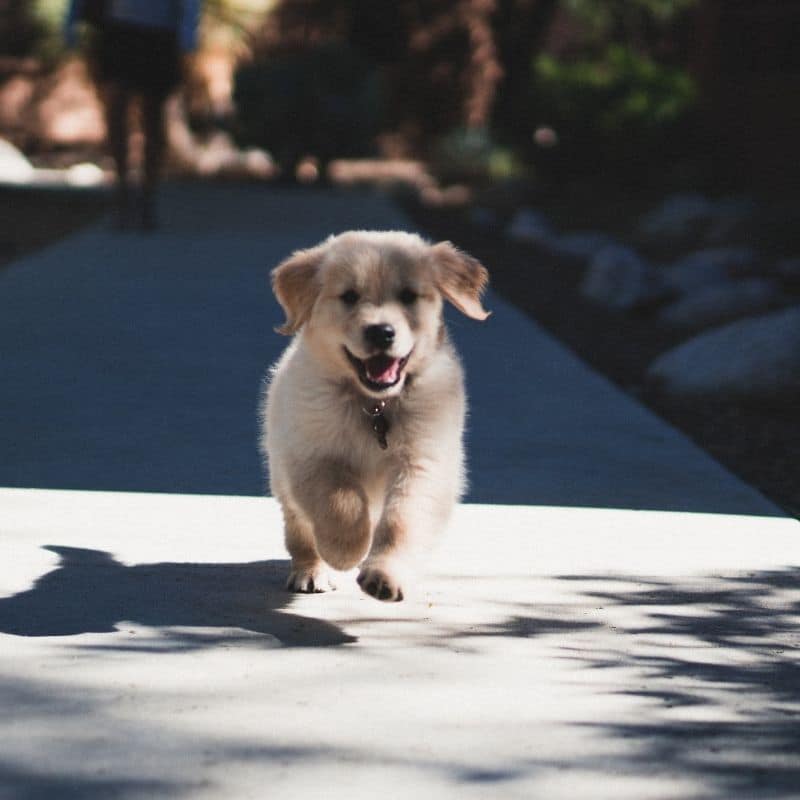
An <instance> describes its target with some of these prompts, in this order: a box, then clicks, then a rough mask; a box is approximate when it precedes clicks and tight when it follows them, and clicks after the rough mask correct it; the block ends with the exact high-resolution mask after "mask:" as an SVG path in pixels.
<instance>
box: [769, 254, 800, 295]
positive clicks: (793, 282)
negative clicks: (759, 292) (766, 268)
mask: <svg viewBox="0 0 800 800" xmlns="http://www.w3.org/2000/svg"><path fill="white" fill-rule="evenodd" d="M774 272H775V274H776V275H777V276H778V278H780V280H781V281H782V282H783V283H785V284H786V286H788V287H789V288H792V289H797V288H800V258H783V259H781V260H780V261H778V262H777V263H776V264H775V268H774Z"/></svg>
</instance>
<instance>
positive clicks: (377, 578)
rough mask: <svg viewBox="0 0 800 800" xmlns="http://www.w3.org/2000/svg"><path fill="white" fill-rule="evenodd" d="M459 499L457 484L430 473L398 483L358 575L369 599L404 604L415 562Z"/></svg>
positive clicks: (412, 473) (404, 477)
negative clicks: (408, 575)
mask: <svg viewBox="0 0 800 800" xmlns="http://www.w3.org/2000/svg"><path fill="white" fill-rule="evenodd" d="M433 475H434V476H435V475H436V470H434V471H433ZM457 496H458V485H457V481H455V480H453V481H447V480H445V481H444V482H438V481H436V479H435V477H432V476H431V472H429V471H428V470H427V469H420V470H410V471H409V472H407V473H405V474H403V475H401V476H399V477H398V478H397V479H396V480H395V482H394V484H393V485H392V487H391V489H390V490H389V493H388V496H387V499H386V505H385V507H384V511H383V516H382V517H381V519H380V522H379V523H378V526H377V527H376V529H375V536H374V539H373V542H372V548H371V549H370V553H369V556H368V557H367V559H366V561H364V563H363V564H362V565H361V571H360V573H359V575H358V583H359V585H360V586H361V588H362V589H363V590H364V591H365V592H366V593H367V594H369V595H372V596H373V597H376V598H377V599H378V600H387V601H398V600H402V599H403V584H404V582H405V576H406V573H407V571H408V569H409V567H410V563H411V561H412V559H413V558H414V556H415V555H416V553H417V552H418V551H419V550H420V549H421V548H423V547H425V546H430V544H431V542H432V540H433V539H434V537H435V536H436V534H438V533H439V532H440V531H441V530H442V529H443V528H444V526H445V524H446V523H447V519H448V517H449V516H450V513H451V511H452V510H453V506H454V505H455V502H456V499H457Z"/></svg>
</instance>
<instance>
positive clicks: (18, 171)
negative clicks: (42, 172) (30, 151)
mask: <svg viewBox="0 0 800 800" xmlns="http://www.w3.org/2000/svg"><path fill="white" fill-rule="evenodd" d="M32 178H33V165H32V164H31V162H30V161H28V159H27V158H25V156H24V155H23V154H22V153H21V152H20V151H19V150H17V148H16V147H14V145H13V144H11V143H10V142H7V141H6V140H5V139H0V183H28V182H29V181H30V180H31V179H32Z"/></svg>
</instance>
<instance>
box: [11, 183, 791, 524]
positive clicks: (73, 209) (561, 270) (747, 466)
mask: <svg viewBox="0 0 800 800" xmlns="http://www.w3.org/2000/svg"><path fill="white" fill-rule="evenodd" d="M106 207H107V198H106V196H105V195H104V194H103V193H102V192H92V191H57V190H42V189H0V219H2V220H3V226H2V230H0V268H2V267H3V266H5V265H7V264H9V263H10V262H12V261H13V260H15V259H17V258H19V257H21V256H23V255H25V254H26V253H29V252H31V251H34V250H36V249H38V248H41V247H44V246H46V245H48V244H49V243H51V242H54V241H57V240H58V239H60V238H62V237H63V236H66V235H68V234H69V233H71V232H73V231H75V230H77V229H79V228H81V227H83V226H85V225H88V224H90V223H91V222H93V221H94V220H96V219H97V218H98V217H99V216H101V215H102V214H103V213H104V212H105V210H106ZM405 207H406V211H407V212H408V213H409V214H410V215H411V216H412V218H413V219H414V221H415V223H416V224H417V226H418V227H420V228H421V229H422V230H423V231H424V232H426V233H427V234H428V235H429V236H430V237H431V238H436V239H450V240H452V241H454V242H456V243H457V244H458V245H459V246H460V247H462V248H464V249H465V250H467V251H469V252H470V253H472V254H473V255H475V256H476V257H478V258H479V259H481V260H482V261H483V262H484V263H485V264H486V265H487V267H488V268H489V269H490V272H491V275H492V284H493V286H494V288H495V289H496V290H497V291H499V292H500V293H501V294H503V295H504V296H505V297H506V298H507V299H509V300H510V301H511V302H513V303H514V304H515V305H517V306H518V307H520V308H521V309H522V310H524V311H525V312H526V313H528V314H530V315H531V316H532V317H533V318H535V319H536V320H537V321H538V322H539V323H541V324H542V325H543V326H544V327H545V328H547V329H548V330H549V331H551V332H552V333H553V334H554V335H555V336H556V337H557V338H558V339H560V340H561V341H562V342H563V343H564V344H566V345H567V346H568V347H570V348H571V349H572V350H573V351H574V352H575V353H577V354H578V355H579V356H580V357H581V358H582V359H584V360H585V361H586V362H588V363H589V364H590V365H591V366H593V367H594V368H595V369H597V370H598V371H599V372H601V373H603V374H605V375H606V376H607V377H608V378H610V379H611V380H612V381H613V382H614V383H616V384H617V385H619V386H620V387H621V388H622V389H624V390H625V391H627V392H629V393H631V394H633V395H634V396H636V397H638V398H639V399H641V400H642V401H643V402H645V403H646V404H648V405H649V406H650V407H651V408H652V409H653V410H654V411H656V413H658V414H660V415H661V416H663V417H665V418H666V419H667V420H668V421H669V422H671V423H672V424H673V425H675V426H676V427H678V428H680V429H681V430H683V431H684V432H685V433H686V434H687V435H688V436H689V437H690V438H692V439H693V440H694V441H695V442H696V443H697V444H698V445H699V446H700V447H702V448H703V449H705V450H706V451H707V452H709V453H710V454H711V455H712V456H714V457H715V458H716V459H717V460H718V461H720V462H721V463H723V464H724V465H725V466H727V467H728V468H729V469H730V470H731V471H732V472H734V473H736V474H738V475H739V476H740V477H741V478H743V479H744V480H745V481H746V482H747V483H749V484H751V485H753V486H755V487H757V488H758V489H760V490H761V491H762V492H763V493H764V494H765V495H766V496H767V497H769V498H770V499H772V500H773V501H774V502H775V503H777V504H778V505H780V506H781V507H783V508H784V509H785V510H786V511H787V512H789V513H790V514H793V515H794V516H798V517H800V470H798V468H797V465H798V464H800V415H798V414H797V410H796V408H795V407H794V405H793V404H791V403H786V404H779V403H776V404H773V405H770V406H759V407H753V406H746V405H743V404H741V403H737V402H735V401H733V400H720V401H718V402H717V403H715V404H710V403H705V404H697V403H694V404H683V403H678V402H666V401H664V400H659V399H656V398H650V397H647V396H645V395H644V393H643V391H642V375H643V373H644V370H645V369H646V367H647V365H648V364H649V363H650V362H651V361H652V359H653V358H654V357H655V356H656V355H657V354H659V353H661V352H663V351H664V350H666V349H667V348H669V347H670V346H672V345H673V344H677V343H678V341H680V338H679V337H678V336H677V335H676V334H674V333H670V332H669V331H666V330H663V329H661V328H658V327H657V326H655V325H654V324H653V323H652V321H649V320H648V319H646V318H640V317H636V316H630V315H622V314H614V313H611V312H608V311H605V310H603V309H600V308H598V307H596V306H593V305H591V304H589V303H586V302H585V301H584V300H582V298H581V297H580V295H579V294H578V291H577V286H578V283H579V281H580V278H581V275H582V270H581V269H580V268H578V267H576V266H573V265H571V264H569V263H565V262H563V261H560V260H557V259H553V258H549V259H548V258H543V257H542V256H541V254H539V253H536V254H534V252H533V251H532V249H531V248H530V247H528V246H526V245H524V244H519V243H514V242H510V241H508V240H506V239H505V238H503V237H502V236H500V235H499V234H498V233H496V232H495V233H494V234H493V233H492V231H491V230H487V229H485V228H478V227H477V226H476V225H474V224H473V223H472V221H471V220H470V217H469V209H467V208H455V209H454V208H441V207H439V208H437V207H431V206H426V205H423V204H421V203H419V202H417V201H416V200H412V199H409V198H406V202H405ZM498 230H499V229H498Z"/></svg>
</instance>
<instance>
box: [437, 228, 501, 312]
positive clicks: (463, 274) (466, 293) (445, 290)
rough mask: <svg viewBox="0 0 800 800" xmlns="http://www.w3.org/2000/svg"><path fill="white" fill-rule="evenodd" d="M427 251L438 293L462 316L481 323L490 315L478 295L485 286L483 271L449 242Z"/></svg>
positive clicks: (486, 279) (441, 243)
mask: <svg viewBox="0 0 800 800" xmlns="http://www.w3.org/2000/svg"><path fill="white" fill-rule="evenodd" d="M431 252H432V255H433V263H434V271H435V274H436V284H437V286H438V287H439V291H440V292H441V293H442V294H443V295H444V296H445V297H446V298H447V299H448V300H449V301H450V302H451V303H452V304H453V305H454V306H455V307H456V308H457V309H458V310H459V311H460V312H461V313H462V314H466V315H467V316H468V317H472V319H479V320H485V319H486V318H487V317H488V316H489V315H490V314H491V313H492V312H491V311H487V310H486V309H485V308H484V307H483V305H482V304H481V295H482V294H483V291H484V289H485V288H486V286H487V284H488V283H489V273H488V272H487V270H486V268H485V267H484V266H483V265H482V264H481V263H480V262H479V261H478V260H477V259H476V258H473V257H472V256H471V255H468V254H467V253H462V252H461V250H459V249H458V248H456V247H455V246H454V245H452V244H451V243H450V242H439V244H435V245H433V247H432V248H431Z"/></svg>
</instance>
